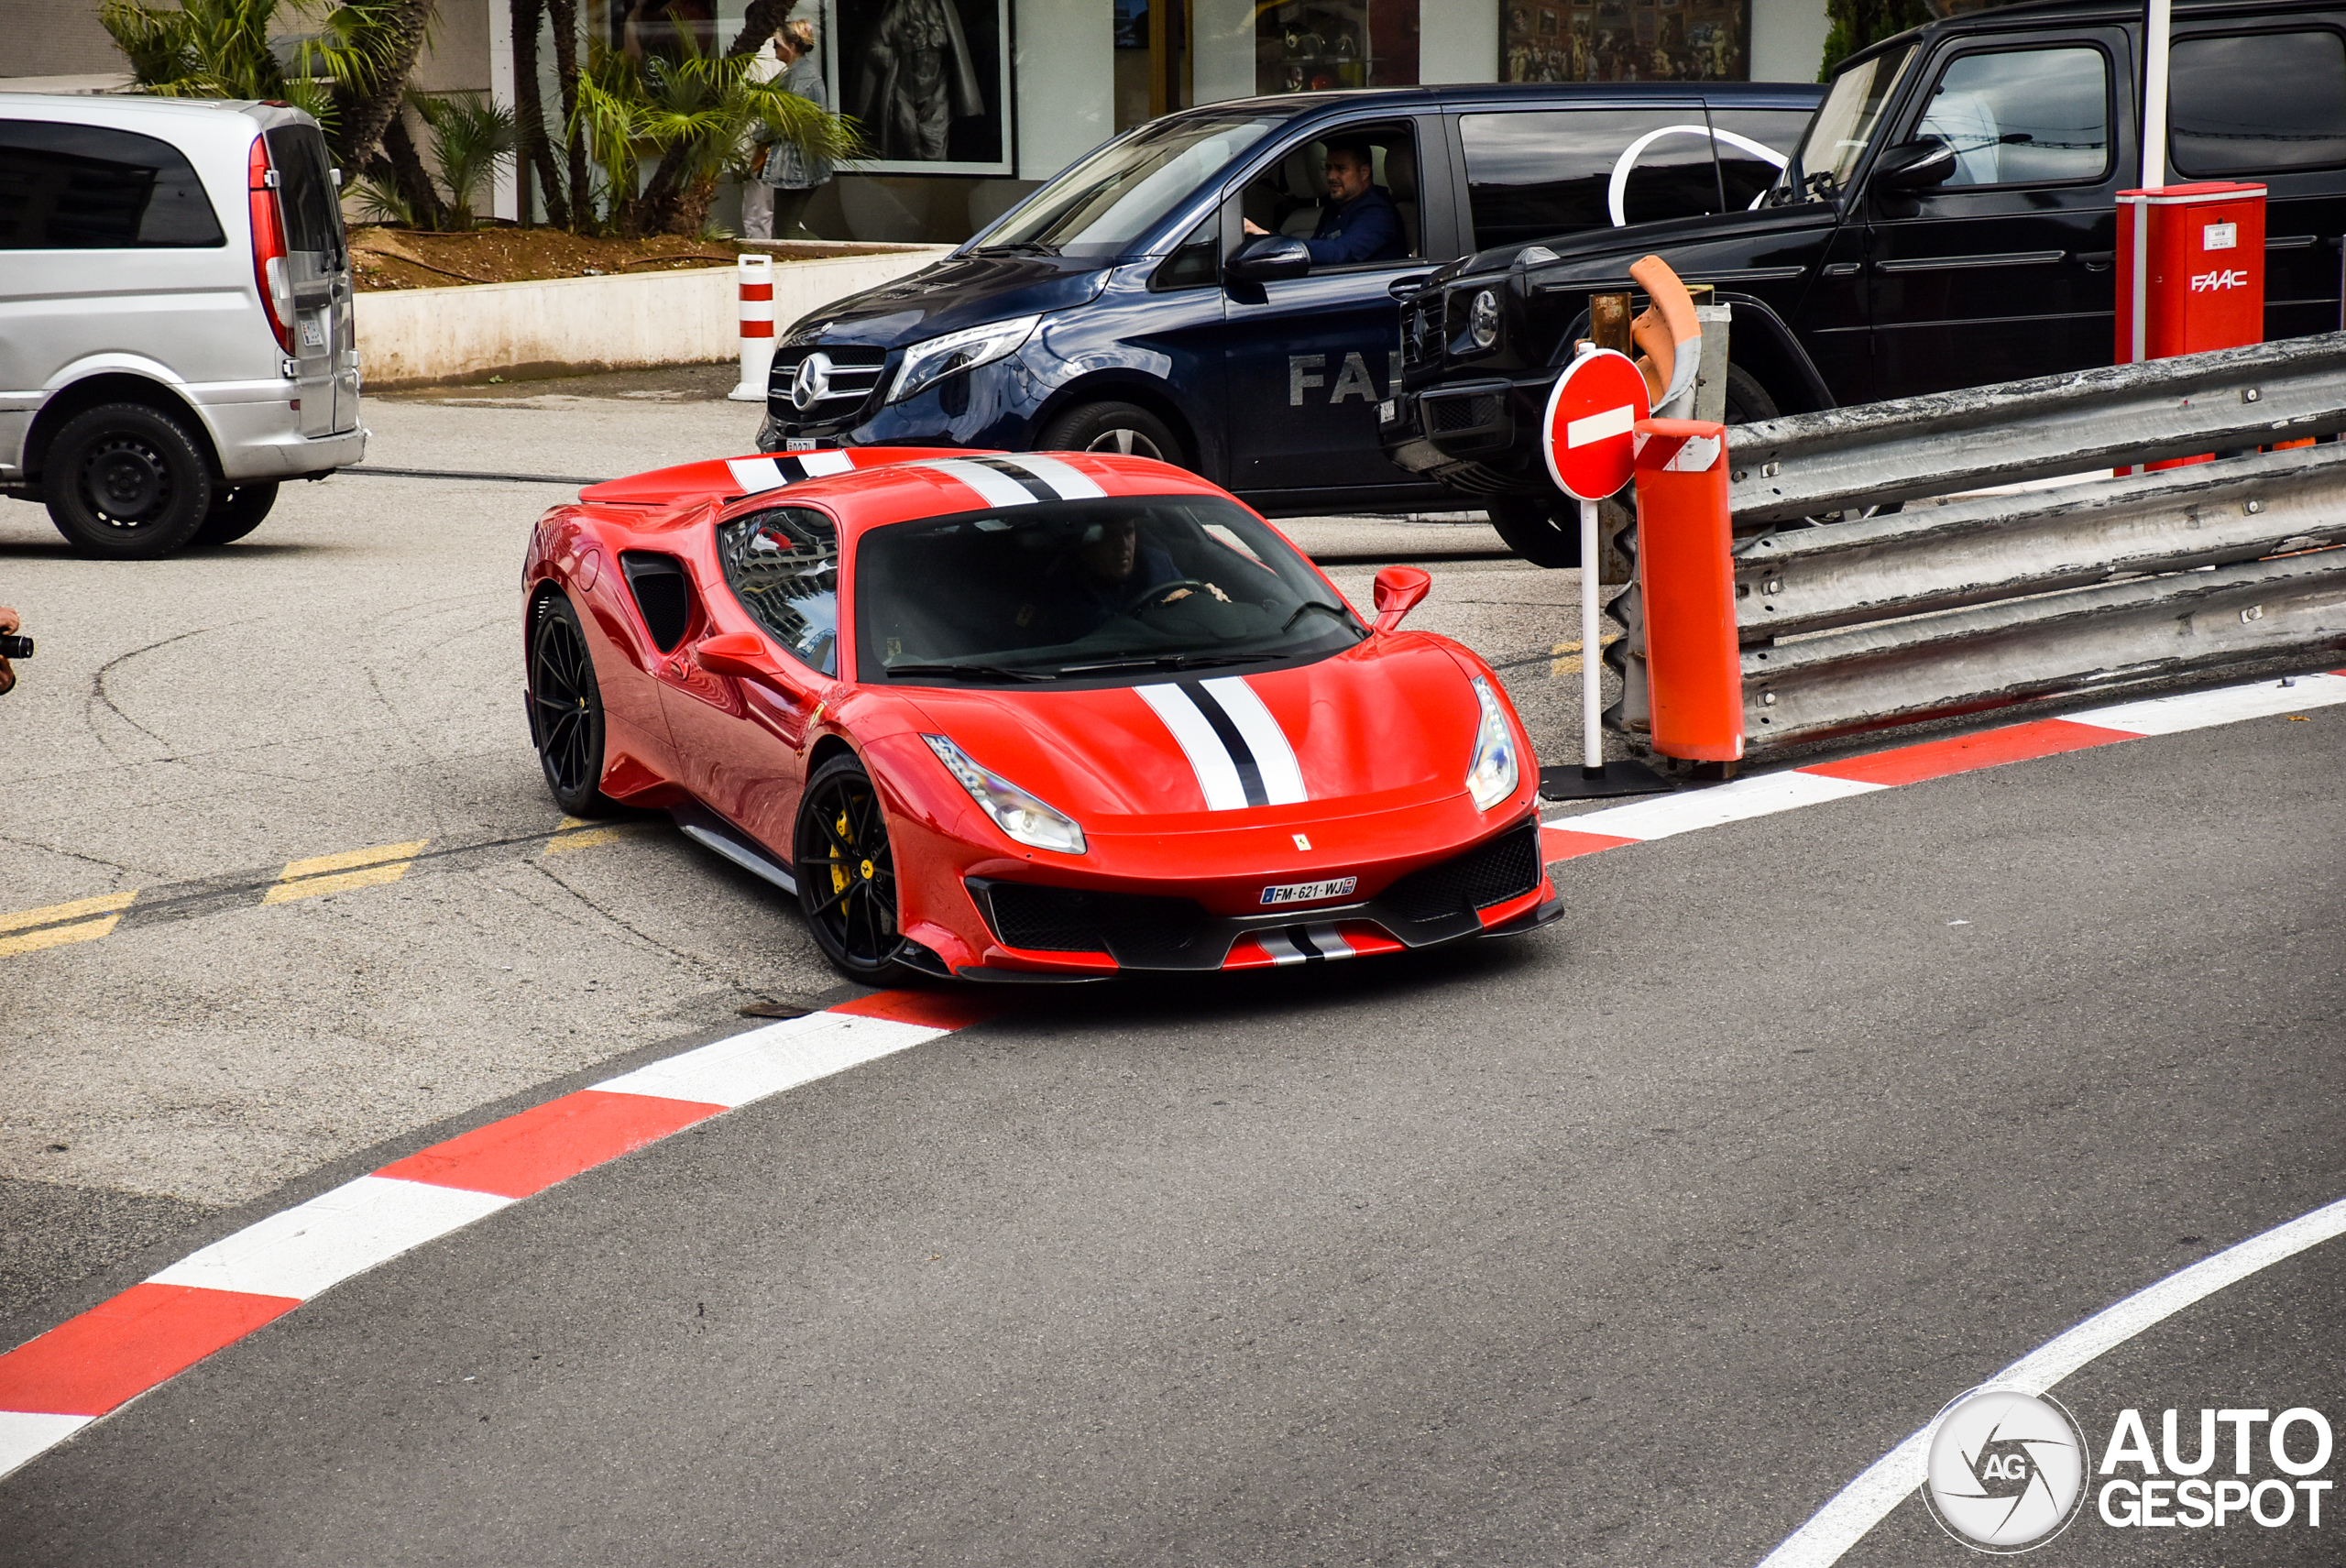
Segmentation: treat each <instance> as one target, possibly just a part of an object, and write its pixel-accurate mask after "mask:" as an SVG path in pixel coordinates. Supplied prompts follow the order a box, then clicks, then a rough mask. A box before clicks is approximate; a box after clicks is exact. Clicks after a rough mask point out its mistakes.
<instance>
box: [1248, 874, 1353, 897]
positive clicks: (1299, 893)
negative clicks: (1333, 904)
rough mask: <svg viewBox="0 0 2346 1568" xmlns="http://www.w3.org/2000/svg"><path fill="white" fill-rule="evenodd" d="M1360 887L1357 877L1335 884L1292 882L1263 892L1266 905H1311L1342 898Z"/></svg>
mask: <svg viewBox="0 0 2346 1568" xmlns="http://www.w3.org/2000/svg"><path fill="white" fill-rule="evenodd" d="M1359 885H1360V878H1358V877H1356V876H1346V877H1338V878H1337V879H1336V880H1335V881H1333V882H1290V883H1281V884H1280V885H1278V886H1277V887H1266V888H1265V889H1264V890H1263V902H1264V903H1266V904H1310V903H1314V902H1316V901H1318V900H1320V899H1322V898H1342V897H1343V896H1344V894H1348V893H1350V892H1351V891H1352V890H1353V889H1354V888H1356V887H1358V886H1359Z"/></svg>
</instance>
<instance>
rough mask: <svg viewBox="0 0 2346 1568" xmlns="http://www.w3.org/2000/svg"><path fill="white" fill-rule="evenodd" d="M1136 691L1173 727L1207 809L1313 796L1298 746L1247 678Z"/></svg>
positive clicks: (1285, 803) (1169, 683) (1278, 803)
mask: <svg viewBox="0 0 2346 1568" xmlns="http://www.w3.org/2000/svg"><path fill="white" fill-rule="evenodd" d="M1133 691H1134V694H1135V696H1138V697H1139V698H1140V699H1141V700H1142V701H1143V702H1145V703H1146V704H1148V706H1149V707H1152V708H1154V709H1156V711H1157V718H1160V719H1162V720H1164V722H1165V728H1166V729H1169V730H1171V731H1172V732H1173V739H1174V740H1176V741H1178V743H1179V744H1180V747H1181V751H1182V752H1183V754H1184V755H1186V756H1187V757H1188V758H1189V770H1190V772H1192V773H1195V774H1196V775H1197V779H1198V788H1199V790H1200V793H1202V794H1203V795H1205V797H1206V809H1207V810H1208V811H1240V810H1244V808H1245V807H1247V806H1291V805H1294V804H1295V803H1296V802H1298V801H1302V800H1308V799H1310V791H1308V790H1307V789H1306V788H1305V787H1304V784H1303V770H1302V767H1301V766H1300V764H1299V763H1298V762H1297V761H1296V757H1295V748H1294V747H1293V746H1292V745H1290V744H1288V738H1287V733H1286V731H1284V730H1282V729H1280V728H1279V722H1278V720H1277V719H1276V718H1272V717H1271V710H1270V709H1269V708H1267V707H1264V706H1263V699H1262V697H1261V696H1258V695H1256V693H1255V688H1254V687H1253V686H1251V685H1248V684H1247V683H1246V679H1245V677H1244V676H1243V675H1222V676H1219V677H1217V678H1216V679H1213V680H1210V681H1167V682H1162V683H1159V684H1157V685H1145V686H1135V687H1134V688H1133Z"/></svg>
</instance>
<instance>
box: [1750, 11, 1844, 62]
mask: <svg viewBox="0 0 2346 1568" xmlns="http://www.w3.org/2000/svg"><path fill="white" fill-rule="evenodd" d="M1831 26H1832V24H1831V23H1830V22H1828V21H1827V20H1826V19H1825V0H1751V80H1752V81H1754V82H1814V81H1815V80H1816V68H1817V67H1818V66H1820V65H1822V64H1823V63H1824V62H1825V33H1826V31H1827V30H1828V29H1829V28H1830V27H1831Z"/></svg>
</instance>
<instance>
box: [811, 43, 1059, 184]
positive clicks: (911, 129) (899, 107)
mask: <svg viewBox="0 0 2346 1568" xmlns="http://www.w3.org/2000/svg"><path fill="white" fill-rule="evenodd" d="M802 14H803V13H802ZM818 25H819V27H820V28H821V31H822V37H821V39H820V41H819V44H818V47H819V48H820V49H822V51H823V70H824V79H825V80H826V81H827V82H829V84H830V89H831V107H832V108H834V109H837V110H838V111H839V113H841V114H843V115H851V116H853V118H854V120H855V122H856V124H857V125H858V126H861V129H862V132H863V140H864V145H865V146H867V147H868V148H871V156H870V157H868V158H864V159H858V160H857V162H856V163H855V165H854V171H855V172H857V173H859V174H992V175H1006V174H1014V173H1015V172H1016V171H1017V170H1016V162H1015V159H1016V153H1015V150H1014V148H1013V146H1012V113H1011V107H1012V100H1011V95H1010V86H1011V69H1010V55H1011V36H1010V0H869V3H865V0H858V3H857V4H854V5H840V4H839V0H822V5H821V20H820V23H819V24H818Z"/></svg>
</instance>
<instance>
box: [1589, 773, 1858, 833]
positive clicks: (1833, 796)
mask: <svg viewBox="0 0 2346 1568" xmlns="http://www.w3.org/2000/svg"><path fill="white" fill-rule="evenodd" d="M1889 787H1891V786H1889V785H1887V784H1865V783H1861V782H1860V781H1858V780H1856V779H1836V778H1827V777H1825V775H1824V774H1822V773H1760V774H1758V775H1756V776H1754V777H1751V778H1748V779H1738V780H1736V781H1735V782H1734V783H1733V784H1719V785H1717V786H1716V787H1715V788H1712V789H1697V790H1689V791H1687V792H1686V793H1685V794H1683V795H1657V796H1655V797H1654V798H1653V799H1651V800H1640V801H1634V802H1632V803H1631V804H1629V805H1628V806H1606V808H1605V809H1604V810H1602V811H1592V812H1589V813H1587V814H1586V815H1585V816H1581V817H1554V818H1551V819H1550V820H1549V822H1548V824H1547V825H1548V826H1549V827H1551V828H1567V829H1569V830H1571V831H1572V832H1574V833H1608V834H1611V835H1612V836H1613V837H1614V838H1617V839H1668V838H1671V837H1672V836H1673V835H1675V834H1679V833H1691V832H1693V831H1694V829H1696V828H1716V827H1718V826H1719V825H1720V824H1721V823H1725V822H1740V821H1742V820H1743V819H1744V818H1745V817H1767V816H1770V815H1772V814H1774V813H1776V812H1779V811H1792V810H1794V809H1796V808H1797V807H1800V806H1817V805H1821V804H1823V803H1824V802H1825V801H1828V800H1842V799H1846V798H1847V797H1848V796H1850V795H1871V794H1872V793H1873V792H1874V791H1876V790H1878V789H1887V788H1889Z"/></svg>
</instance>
